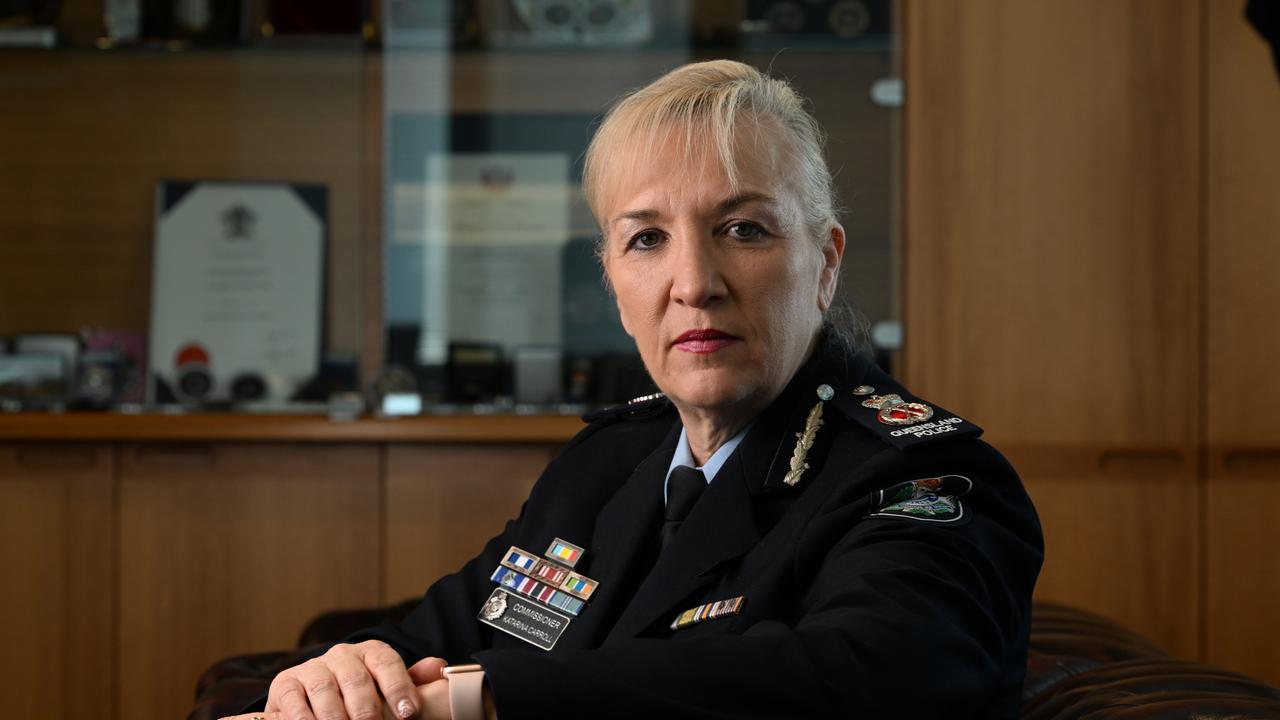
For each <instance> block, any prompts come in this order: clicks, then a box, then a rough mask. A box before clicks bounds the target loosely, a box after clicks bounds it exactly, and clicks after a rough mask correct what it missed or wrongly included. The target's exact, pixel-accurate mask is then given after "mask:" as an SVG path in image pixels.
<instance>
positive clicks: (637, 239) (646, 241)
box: [627, 232, 662, 250]
mask: <svg viewBox="0 0 1280 720" xmlns="http://www.w3.org/2000/svg"><path fill="white" fill-rule="evenodd" d="M660 242H662V238H660V237H658V233H656V232H642V233H640V234H638V235H635V236H633V237H632V238H631V242H629V243H627V248H628V249H636V250H652V249H654V248H655V247H657V246H658V244H659V243H660Z"/></svg>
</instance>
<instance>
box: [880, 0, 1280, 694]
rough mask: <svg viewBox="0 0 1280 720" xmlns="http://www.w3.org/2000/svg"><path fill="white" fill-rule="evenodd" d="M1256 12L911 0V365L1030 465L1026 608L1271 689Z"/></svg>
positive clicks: (1271, 187) (1270, 85)
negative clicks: (1032, 603) (1032, 523)
mask: <svg viewBox="0 0 1280 720" xmlns="http://www.w3.org/2000/svg"><path fill="white" fill-rule="evenodd" d="M1243 5H1244V3H1243V1H1242V0H1239V1H1237V0H1225V1H1222V2H1219V1H1217V0H1126V1H1125V2H1114V1H1112V0H1085V1H1082V2H1073V3H1054V2H1047V1H1043V2H1042V1H1036V2H1023V1H1022V0H979V1H977V2H963V3H961V2H919V1H917V2H912V3H910V4H909V5H908V6H907V11H906V16H905V35H906V40H905V47H906V76H907V82H906V86H907V89H908V104H907V111H906V120H905V122H906V127H905V130H904V132H905V144H906V167H905V192H904V197H905V204H906V208H905V240H904V266H905V268H904V270H905V286H906V288H907V292H906V297H905V299H904V303H905V308H904V323H905V331H906V347H905V352H904V368H903V369H904V373H903V374H904V379H905V380H906V381H907V382H908V383H909V384H910V385H911V386H912V387H913V390H914V391H916V392H918V393H921V394H923V395H924V396H926V397H930V398H933V399H935V400H937V402H939V403H940V404H942V405H944V406H946V407H948V408H949V409H952V410H954V411H956V412H959V413H961V414H965V415H968V416H970V417H972V419H974V420H975V421H976V422H978V423H979V424H980V425H983V426H984V427H986V428H987V429H988V438H989V439H990V440H991V441H992V442H993V443H994V444H995V445H996V446H997V447H999V448H1001V449H1002V450H1004V451H1005V452H1006V454H1008V455H1009V456H1010V458H1011V459H1012V460H1013V461H1014V463H1015V465H1016V466H1017V467H1018V468H1019V469H1020V471H1021V472H1022V474H1023V475H1024V477H1025V479H1026V482H1027V485H1028V488H1029V490H1030V492H1031V494H1032V496H1033V498H1034V499H1035V501H1036V503H1037V507H1038V508H1039V511H1040V514H1041V520H1042V522H1043V524H1044V529H1045V538H1046V545H1047V547H1046V563H1045V567H1044V571H1043V574H1042V577H1041V581H1040V585H1039V588H1038V593H1039V595H1040V597H1042V598H1045V599H1054V600H1061V601H1065V602H1069V603H1072V604H1076V605H1082V606H1085V607H1088V608H1091V609H1094V610H1097V611H1099V612H1102V613H1104V614H1106V615H1109V616H1111V617H1113V618H1115V619H1117V620H1119V621H1121V622H1123V623H1125V624H1128V625H1130V626H1132V627H1134V628H1136V629H1138V630H1139V631H1141V632H1143V633H1145V634H1146V635H1148V636H1150V637H1152V638H1153V639H1155V640H1156V641H1158V642H1159V643H1160V644H1161V645H1163V646H1164V647H1165V648H1167V649H1168V650H1170V651H1171V652H1173V653H1175V654H1177V655H1181V656H1184V657H1189V658H1196V657H1200V658H1202V659H1207V660H1209V661H1211V662H1216V663H1220V664H1223V665H1226V666H1228V667H1232V668H1235V669H1239V670H1242V671H1246V672H1251V673H1253V674H1256V675H1258V676H1260V677H1263V678H1266V679H1268V680H1270V681H1271V682H1275V683H1280V652H1278V651H1276V650H1275V648H1274V647H1273V646H1274V645H1275V642H1274V640H1275V638H1277V637H1280V632H1277V630H1280V621H1277V620H1275V619H1273V618H1266V619H1261V618H1263V617H1264V616H1266V615H1267V614H1268V613H1264V612H1262V606H1263V604H1267V605H1268V606H1269V604H1270V603H1271V601H1272V599H1273V598H1274V597H1276V596H1277V594H1278V593H1280V573H1277V567H1280V563H1277V561H1276V560H1274V559H1272V558H1271V557H1270V556H1269V553H1270V552H1272V551H1271V550H1270V549H1269V548H1273V547H1275V546H1276V545H1277V544H1278V541H1280V532H1277V531H1276V530H1275V529H1274V527H1275V523H1274V522H1272V521H1271V520H1270V515H1271V514H1272V511H1274V509H1275V508H1277V507H1280V502H1277V501H1280V494H1278V493H1280V490H1277V488H1278V487H1280V484H1278V482H1280V477H1278V476H1280V459H1278V458H1280V453H1277V449H1278V448H1280V432H1278V431H1277V430H1275V429H1274V428H1272V427H1270V426H1269V425H1268V424H1266V423H1260V422H1257V420H1256V418H1257V417H1258V415H1257V414H1255V413H1253V412H1250V411H1245V410H1244V409H1243V408H1244V407H1245V406H1250V407H1267V406H1268V401H1275V400H1280V397H1277V390H1276V387H1277V384H1276V383H1275V382H1274V381H1273V379H1272V377H1271V375H1270V374H1269V372H1268V371H1269V368H1270V365H1271V362H1270V358H1269V356H1268V352H1267V350H1268V348H1270V349H1271V351H1272V352H1271V355H1272V356H1273V355H1274V352H1275V351H1276V350H1277V349H1280V329H1278V328H1277V326H1276V324H1275V322H1274V321H1273V320H1271V319H1270V312H1271V310H1270V308H1273V307H1274V306H1275V304H1276V301H1277V300H1280V296H1276V292H1277V291H1276V288H1277V283H1276V282H1275V281H1274V277H1276V274H1277V269H1278V268H1277V265H1280V254H1278V253H1280V249H1278V248H1280V214H1278V213H1280V210H1277V207H1280V204H1277V203H1276V199H1277V197H1280V174H1278V172H1280V171H1277V167H1280V163H1278V162H1277V158H1280V133H1278V132H1276V128H1280V82H1278V81H1277V78H1276V76H1275V72H1274V70H1273V68H1272V66H1271V64H1270V62H1269V58H1268V57H1267V54H1266V52H1265V48H1264V45H1263V43H1262V41H1261V39H1259V38H1258V37H1256V35H1254V34H1253V32H1252V31H1251V29H1249V28H1248V26H1247V25H1246V24H1245V20H1244V17H1243ZM1268 300H1270V301H1271V302H1270V303H1268V302H1267V301H1268ZM1264 388H1266V389H1264ZM1206 458H1207V459H1208V465H1207V468H1208V469H1207V472H1206V464H1205V461H1206ZM1264 548H1266V549H1264ZM1259 622H1261V623H1263V624H1264V625H1265V626H1266V628H1267V630H1269V632H1268V631H1260V630H1261V629H1260V628H1259V627H1258V626H1257V623H1259Z"/></svg>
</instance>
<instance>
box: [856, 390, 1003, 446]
mask: <svg viewBox="0 0 1280 720" xmlns="http://www.w3.org/2000/svg"><path fill="white" fill-rule="evenodd" d="M833 401H834V404H835V405H836V407H838V408H839V409H840V411H841V412H843V413H844V414H845V415H846V416H847V417H848V418H849V419H851V420H853V421H854V422H856V423H858V424H859V425H861V426H862V427H863V428H865V429H866V430H868V431H870V432H871V433H872V434H873V435H876V436H877V437H879V438H880V439H881V440H884V441H885V442H886V443H888V444H890V445H892V446H894V447H896V448H898V449H899V450H911V449H913V448H916V447H919V446H922V445H927V444H929V443H934V442H939V441H942V440H953V439H957V438H965V437H978V436H979V435H981V434H982V428H980V427H978V426H977V425H975V424H973V423H972V422H969V421H968V420H965V419H964V418H962V417H960V416H958V415H956V414H955V413H952V412H949V411H947V410H945V409H943V408H941V407H938V406H937V405H934V404H933V403H926V402H924V401H922V400H920V399H919V398H917V397H914V396H912V395H910V394H908V393H907V392H906V391H905V390H903V389H902V388H900V387H890V388H884V389H883V390H882V391H880V392H877V390H876V388H873V387H871V386H869V385H859V386H858V387H856V388H852V389H848V388H845V389H843V391H842V392H838V393H836V397H835V398H833Z"/></svg>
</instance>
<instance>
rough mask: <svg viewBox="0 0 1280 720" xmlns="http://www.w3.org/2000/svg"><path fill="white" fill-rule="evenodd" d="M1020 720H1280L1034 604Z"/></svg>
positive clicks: (221, 680) (1220, 687) (1213, 680)
mask: <svg viewBox="0 0 1280 720" xmlns="http://www.w3.org/2000/svg"><path fill="white" fill-rule="evenodd" d="M416 603H417V601H416V600H413V601H408V602H404V603H401V604H399V605H396V606H394V607H391V608H386V609H382V610H345V611H334V612H328V613H325V614H324V615H321V616H320V617H317V618H316V619H315V620H312V621H311V622H310V623H309V624H308V625H307V627H306V628H304V629H303V631H302V635H301V637H300V638H299V643H298V645H299V648H300V649H299V650H295V651H290V652H279V653H263V654H259V655H246V656H241V657H235V658H230V659H227V660H223V661H221V662H219V663H217V664H216V665H214V666H213V667H211V668H209V669H208V670H207V671H205V673H204V675H203V676H201V678H200V681H199V683H198V684H197V686H196V696H197V698H198V702H199V704H198V706H197V707H196V709H195V710H194V711H192V713H191V715H190V716H188V720H213V718H217V717H220V716H221V715H224V714H229V713H231V712H234V711H236V710H238V709H239V708H240V707H243V706H244V704H245V703H248V702H250V701H252V700H253V699H254V698H255V697H258V696H259V695H261V694H262V693H264V692H265V691H266V689H267V687H268V685H269V683H270V680H271V678H272V677H274V676H275V674H276V673H278V672H279V671H280V670H282V669H284V668H286V667H289V666H291V665H293V664H296V663H297V662H298V661H299V659H300V658H306V657H308V656H310V654H312V653H314V652H316V650H315V648H316V646H322V645H323V644H324V643H327V642H332V641H334V640H337V639H339V638H342V637H345V636H346V635H348V634H350V633H351V632H354V631H355V630H358V629H360V628H364V627H369V626H370V625H376V624H378V623H380V622H382V621H383V620H385V619H388V618H391V619H395V618H399V617H402V616H403V615H404V614H405V613H407V612H408V611H409V609H410V608H412V607H413V605H415V604H416ZM1022 702H1023V704H1022V717H1023V718H1024V720H1271V719H1273V718H1274V719H1276V720H1280V690H1277V689H1276V688H1272V687H1270V686H1268V685H1266V684H1264V683H1261V682H1259V681H1257V680H1253V679H1251V678H1248V677H1245V676H1243V675H1239V674H1237V673H1232V672H1228V671H1226V670H1220V669H1218V668H1213V667H1209V666H1206V665H1200V664H1197V663H1192V662H1187V661H1184V660H1176V659H1174V658H1171V657H1169V656H1168V655H1167V654H1166V653H1165V652H1164V651H1162V650H1160V648H1158V647H1156V646H1155V645H1154V644H1153V643H1152V642H1151V641H1149V640H1147V639H1146V638H1143V637H1141V636H1139V635H1137V634H1135V633H1133V632H1132V631H1130V630H1127V629H1125V628H1124V627H1122V626H1120V625H1117V624H1116V623H1114V622H1112V621H1110V620H1107V619H1106V618H1104V617H1102V616H1100V615H1095V614H1093V613H1089V612H1085V611H1083V610H1077V609H1075V608H1070V607H1066V606H1063V605H1055V604H1051V603H1036V605H1035V609H1034V615H1033V618H1032V623H1031V644H1030V648H1029V650H1028V653H1027V679H1026V683H1025V684H1024V686H1023V693H1022Z"/></svg>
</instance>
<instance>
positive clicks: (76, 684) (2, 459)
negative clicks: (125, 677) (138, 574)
mask: <svg viewBox="0 0 1280 720" xmlns="http://www.w3.org/2000/svg"><path fill="white" fill-rule="evenodd" d="M113 454H114V451H113V449H112V448H111V446H109V445H99V444H92V445H80V444H75V445H62V444H57V445H42V444H27V445H14V444H0V568H3V572H4V577H3V580H2V581H0V623H3V627H4V633H3V642H2V643H0V677H2V678H4V680H3V682H0V686H3V687H4V688H5V707H6V711H7V712H9V713H12V714H13V715H14V716H15V717H101V716H102V712H103V710H104V709H105V708H110V707H111V697H112V681H113V678H114V673H115V670H116V663H115V658H114V656H113V653H112V637H113V635H112V634H113V628H112V617H113V615H114V613H115V608H116V587H117V586H116V583H115V579H114V577H113V574H112V567H113V559H114V552H113V547H114V525H113V523H114V520H113V503H112V498H113V490H112V483H113V479H112V463H113Z"/></svg>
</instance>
